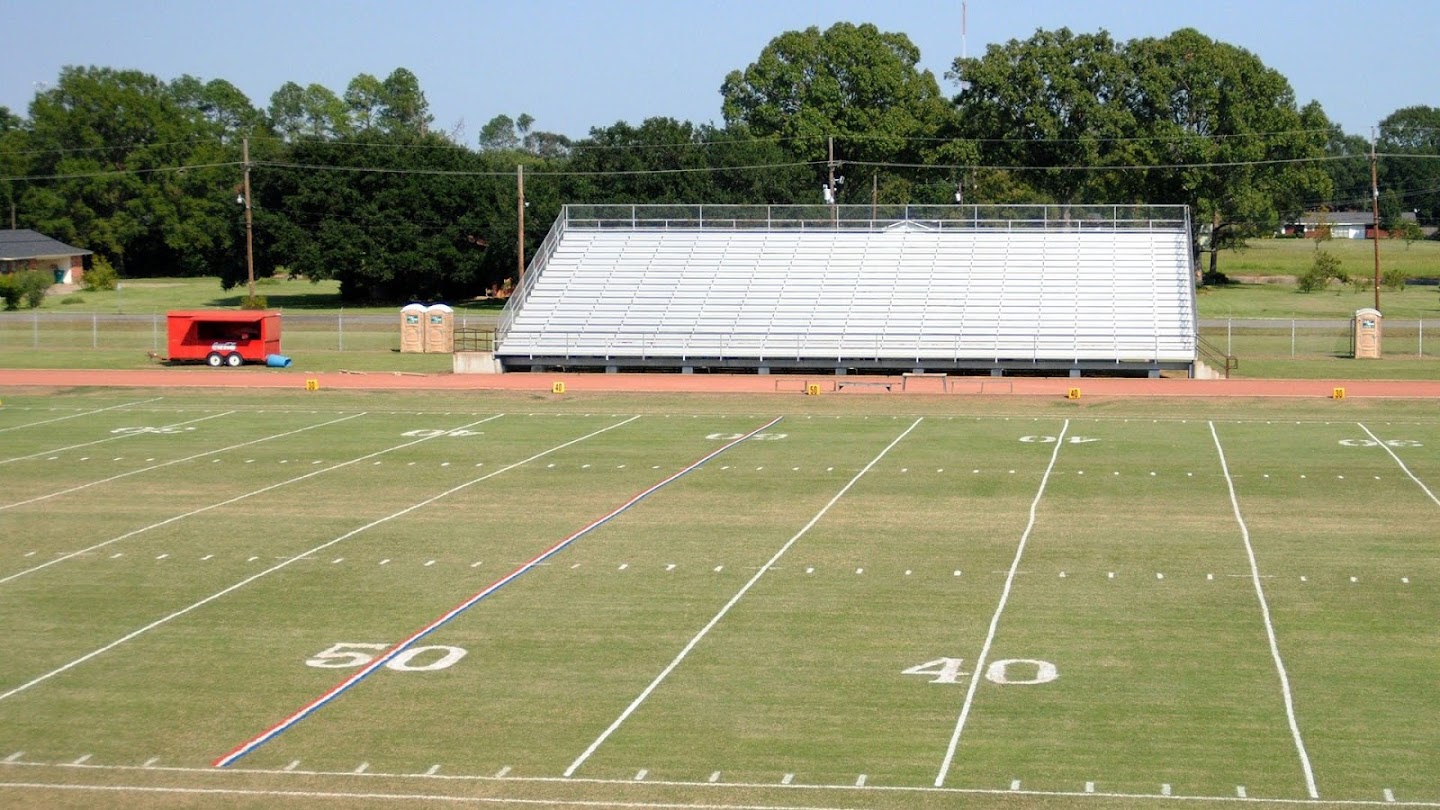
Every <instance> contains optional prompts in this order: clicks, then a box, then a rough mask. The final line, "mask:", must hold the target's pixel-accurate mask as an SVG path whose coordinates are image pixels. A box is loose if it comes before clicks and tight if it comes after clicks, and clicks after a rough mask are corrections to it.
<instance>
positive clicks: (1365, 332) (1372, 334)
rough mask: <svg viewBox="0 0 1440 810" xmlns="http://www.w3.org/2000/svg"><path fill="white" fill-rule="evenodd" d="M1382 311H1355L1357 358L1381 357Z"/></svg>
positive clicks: (1369, 309) (1368, 309) (1367, 308)
mask: <svg viewBox="0 0 1440 810" xmlns="http://www.w3.org/2000/svg"><path fill="white" fill-rule="evenodd" d="M1380 318H1381V316H1380V310H1378V309H1371V308H1369V307H1366V308H1365V309H1358V310H1356V311H1355V357H1356V359H1360V358H1365V357H1369V358H1377V357H1379V356H1380Z"/></svg>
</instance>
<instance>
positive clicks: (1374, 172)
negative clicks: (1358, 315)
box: [1370, 127, 1380, 312]
mask: <svg viewBox="0 0 1440 810" xmlns="http://www.w3.org/2000/svg"><path fill="white" fill-rule="evenodd" d="M1377 139H1378V135H1377V134H1376V132H1375V128H1374V127H1371V128H1370V201H1371V203H1372V204H1373V206H1374V210H1375V311H1376V312H1379V311H1380V170H1379V167H1378V165H1377V164H1378V163H1379V160H1380V158H1379V156H1378V155H1377V154H1375V142H1376V140H1377Z"/></svg>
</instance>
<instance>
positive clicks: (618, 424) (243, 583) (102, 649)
mask: <svg viewBox="0 0 1440 810" xmlns="http://www.w3.org/2000/svg"><path fill="white" fill-rule="evenodd" d="M490 418H491V419H494V418H496V417H490ZM639 418H640V417H639V416H638V415H637V416H632V417H630V418H629V419H626V420H624V421H621V422H616V423H615V424H613V425H610V426H608V427H603V428H601V429H599V430H596V431H592V432H590V433H587V434H585V435H584V436H581V437H579V438H578V439H571V440H570V441H568V442H565V443H563V444H558V445H556V446H554V447H551V448H549V449H548V450H541V451H540V452H538V453H536V454H534V455H532V456H530V457H529V458H526V459H522V460H521V461H517V462H514V463H513V464H507V465H506V466H504V467H501V468H500V469H498V470H496V471H494V472H492V473H487V474H485V475H482V476H480V477H479V478H472V479H470V480H469V481H466V482H465V483H463V484H460V485H458V486H454V487H451V488H450V489H447V490H445V491H444V492H441V493H440V494H438V495H432V496H430V497H429V498H426V499H425V500H423V501H420V502H418V503H415V504H412V505H410V506H407V507H405V508H404V509H401V510H399V511H396V512H392V513H390V514H388V515H386V516H385V517H382V518H378V519H376V520H372V521H370V522H369V523H366V524H365V525H364V526H361V527H359V528H357V529H351V530H350V531H348V532H346V533H344V534H342V535H340V536H339V537H336V538H335V539H333V540H327V541H325V542H324V543H321V544H320V545H318V546H315V547H314V548H312V549H310V550H308V551H303V552H301V553H299V554H296V555H295V556H293V557H289V558H287V559H285V560H284V561H282V562H280V563H279V564H277V565H272V566H270V567H269V568H266V569H265V570H264V571H261V572H260V573H258V574H255V575H253V576H249V577H246V578H245V579H242V580H240V581H239V582H237V583H235V584H234V585H231V586H230V587H228V588H225V589H224V590H220V591H216V592H215V593H213V594H211V595H209V596H207V597H205V598H204V599H201V600H200V601H198V602H196V603H194V604H192V605H190V606H189V607H185V608H181V609H180V610H177V611H175V612H174V613H171V614H169V615H168V616H165V617H164V618H160V619H156V620H155V621H153V622H151V623H149V624H147V625H145V626H144V627H141V628H140V629H138V630H134V631H132V632H130V633H127V634H125V635H124V636H121V637H120V638H118V639H116V640H114V641H112V642H110V643H109V644H106V645H105V646H103V647H100V648H98V649H95V650H92V651H90V652H88V653H86V654H84V655H82V656H80V657H79V658H76V659H75V660H73V661H71V662H70V663H68V664H65V665H63V666H59V667H56V668H55V669H52V670H50V671H49V672H47V673H45V674H44V675H41V676H39V677H37V678H34V679H31V680H29V681H27V682H25V683H23V684H21V685H19V686H17V687H15V688H13V689H10V690H9V691H7V692H0V701H3V700H6V699H8V698H10V697H13V696H15V695H18V694H20V693H21V692H24V691H25V690H27V689H29V688H30V687H32V686H35V685H36V684H40V683H43V682H45V681H47V680H49V679H51V678H53V677H55V676H56V675H59V674H60V673H62V672H65V671H66V670H69V669H73V668H74V667H77V666H79V665H81V664H83V663H85V662H86V661H89V660H90V659H92V658H94V657H96V656H97V655H101V654H103V653H106V652H109V651H110V650H113V649H115V648H116V647H119V646H120V645H121V644H124V643H125V642H127V641H130V640H131V639H134V638H137V637H139V636H141V635H144V634H145V633H148V632H150V631H151V630H154V629H155V628H157V627H159V626H161V625H163V624H166V623H168V622H170V621H173V620H174V619H178V618H180V617H181V616H184V615H185V614H187V613H190V612H191V611H194V610H197V609H199V608H201V607H204V606H205V605H208V604H210V603H211V602H214V601H215V600H216V599H219V598H220V597H222V596H225V595H226V594H229V593H231V592H234V591H237V590H239V589H241V588H243V587H245V586H246V585H249V584H250V583H252V582H254V581H255V580H257V579H260V578H262V577H266V576H269V575H270V574H273V573H275V572H276V571H279V570H280V569H282V568H286V567H288V566H290V565H292V564H294V563H296V562H299V561H300V560H303V559H306V558H307V557H310V556H311V555H313V554H317V553H319V552H321V551H324V550H325V549H327V548H329V547H331V546H333V545H335V544H336V543H339V542H342V541H344V540H348V539H350V538H351V537H354V536H355V535H357V534H360V533H361V532H364V531H368V530H370V529H373V528H375V527H376V526H379V525H380V524H382V523H388V522H390V521H392V520H394V519H395V518H398V517H403V516H405V515H408V514H410V513H411V512H414V511H415V510H416V509H420V508H422V507H425V506H429V505H430V504H432V503H434V502H436V501H438V500H440V499H441V498H445V497H448V496H450V495H453V494H455V493H457V492H459V491H461V490H463V489H467V488H468V487H471V486H473V485H475V484H478V483H480V482H481V481H485V480H487V479H490V478H494V477H495V476H497V475H500V474H501V473H504V472H508V471H510V470H513V469H515V468H516V467H520V466H522V465H525V464H529V463H530V462H532V461H534V460H536V459H538V458H544V457H545V456H548V455H550V454H551V453H554V452H557V451H560V450H564V449H565V448H567V447H569V446H571V445H574V444H579V443H580V442H583V441H585V440H586V439H589V438H592V437H594V436H599V435H600V434H601V433H605V432H607V431H611V430H614V429H615V428H618V427H621V426H623V425H628V424H630V423H631V422H634V421H635V420H636V419H639ZM481 421H488V420H481ZM470 424H471V425H478V424H480V422H471V423H470ZM469 426H470V425H466V427H469ZM425 438H427V439H429V438H434V437H433V436H427V437H425ZM420 441H424V439H421V440H420ZM417 443H418V442H411V443H410V444H417ZM380 452H387V451H380ZM373 455H379V453H375V454H373ZM360 460H362V459H356V461H360ZM330 469H334V468H333V467H332V468H330ZM317 472H319V471H317ZM277 486H278V485H277Z"/></svg>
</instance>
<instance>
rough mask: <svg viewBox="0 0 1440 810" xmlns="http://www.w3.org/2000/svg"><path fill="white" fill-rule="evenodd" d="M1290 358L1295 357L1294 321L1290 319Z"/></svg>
mask: <svg viewBox="0 0 1440 810" xmlns="http://www.w3.org/2000/svg"><path fill="white" fill-rule="evenodd" d="M1290 356H1291V357H1292V358H1293V357H1294V356H1295V319H1294V318H1291V319H1290Z"/></svg>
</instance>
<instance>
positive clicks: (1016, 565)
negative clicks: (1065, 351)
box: [935, 419, 1070, 788]
mask: <svg viewBox="0 0 1440 810" xmlns="http://www.w3.org/2000/svg"><path fill="white" fill-rule="evenodd" d="M1069 430H1070V420H1069V419H1066V420H1065V424H1064V425H1061V427H1060V435H1059V436H1056V437H1055V449H1054V450H1053V451H1051V453H1050V463H1049V464H1048V465H1046V467H1045V475H1044V476H1042V477H1041V478H1040V487H1039V489H1037V490H1036V491H1035V499H1034V500H1032V501H1031V502H1030V519H1029V521H1028V522H1027V523H1026V524H1025V531H1023V532H1021V534H1020V543H1019V545H1017V546H1016V547H1015V559H1014V560H1012V561H1011V562H1010V571H1009V572H1008V573H1007V574H1006V575H1005V587H1004V589H1002V590H1001V591H1000V603H999V604H998V605H996V606H995V615H993V616H991V617H990V629H989V630H987V631H986V633H985V643H984V644H982V645H981V646H980V657H979V658H977V659H975V671H974V672H973V673H972V674H971V675H970V686H969V687H968V688H966V690H965V702H964V703H963V704H961V706H960V716H959V718H957V719H956V721H955V731H954V733H952V734H951V735H950V745H949V746H948V747H947V748H946V749H945V759H944V760H942V761H941V763H940V773H939V774H937V775H936V776H935V787H937V788H938V787H943V786H944V785H945V777H946V776H948V775H949V774H950V765H951V764H952V763H953V762H954V761H955V751H956V749H958V748H959V747H960V735H961V734H963V733H964V732H965V721H966V720H967V719H969V717H970V708H971V707H972V706H973V705H974V703H975V690H976V689H977V688H979V686H980V676H981V675H982V674H983V673H984V672H985V660H986V659H987V658H988V657H989V656H990V646H991V645H992V644H994V643H995V633H996V631H997V630H999V629H1000V615H1001V614H1003V613H1004V612H1005V603H1006V602H1008V601H1010V589H1011V588H1013V587H1014V585H1015V574H1016V572H1018V571H1019V570H1020V559H1021V558H1022V557H1024V556H1025V545H1026V543H1028V542H1029V540H1030V532H1032V531H1033V530H1034V529H1035V520H1036V514H1037V513H1038V511H1039V508H1040V499H1041V498H1042V497H1044V496H1045V485H1046V484H1047V483H1049V481H1050V473H1051V471H1053V470H1054V469H1055V462H1056V460H1057V459H1059V458H1060V448H1061V446H1063V445H1064V444H1065V433H1066V432H1067V431H1069Z"/></svg>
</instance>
